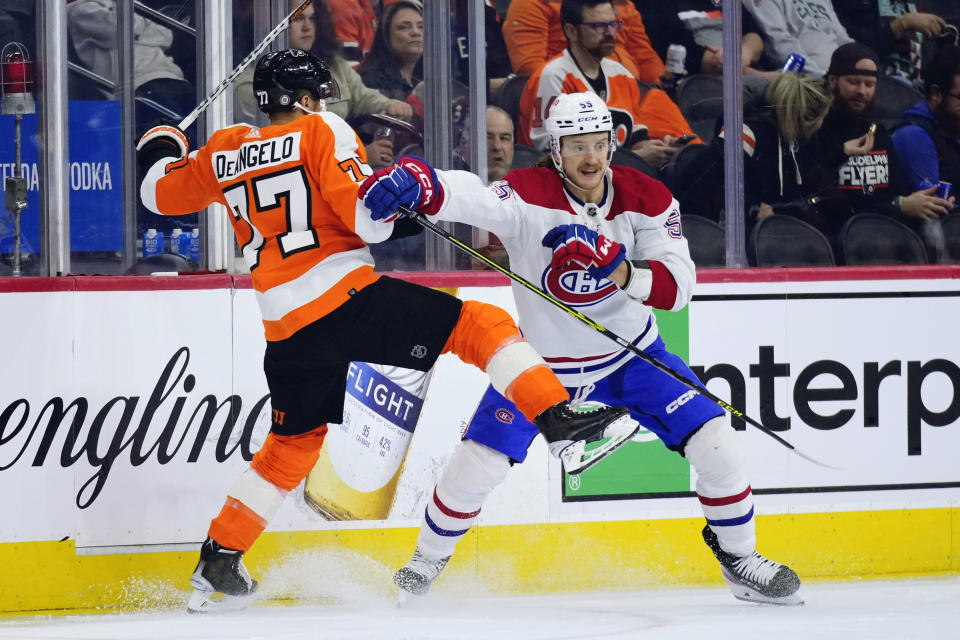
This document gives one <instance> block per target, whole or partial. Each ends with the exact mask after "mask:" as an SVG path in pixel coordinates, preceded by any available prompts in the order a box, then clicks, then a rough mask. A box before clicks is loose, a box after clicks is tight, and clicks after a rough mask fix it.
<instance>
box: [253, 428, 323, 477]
mask: <svg viewBox="0 0 960 640" xmlns="http://www.w3.org/2000/svg"><path fill="white" fill-rule="evenodd" d="M326 435H327V425H322V426H320V427H317V428H316V429H314V430H313V431H308V432H307V433H303V434H300V435H296V436H278V435H277V434H275V433H270V434H268V435H267V439H266V441H265V442H264V443H263V446H262V447H260V450H259V451H257V452H256V453H255V454H253V460H252V461H251V462H250V466H251V467H253V468H254V469H256V470H257V473H259V474H260V475H261V476H263V477H264V478H266V479H267V480H268V481H270V482H272V483H273V484H275V485H277V486H278V487H280V488H281V489H285V490H286V491H290V490H291V489H293V488H294V487H296V486H297V485H298V484H300V481H301V480H303V479H304V478H305V477H306V476H307V474H308V473H310V470H311V469H313V467H314V465H316V464H317V459H318V458H319V457H320V447H321V446H323V439H324V438H325V437H326Z"/></svg>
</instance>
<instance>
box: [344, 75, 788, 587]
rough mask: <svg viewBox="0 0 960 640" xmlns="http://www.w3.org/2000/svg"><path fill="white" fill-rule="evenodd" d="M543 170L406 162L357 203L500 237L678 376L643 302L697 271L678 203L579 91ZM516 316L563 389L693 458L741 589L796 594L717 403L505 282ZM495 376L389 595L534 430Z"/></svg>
mask: <svg viewBox="0 0 960 640" xmlns="http://www.w3.org/2000/svg"><path fill="white" fill-rule="evenodd" d="M546 128H547V131H548V134H549V137H550V156H551V160H552V166H546V167H543V166H541V167H534V168H530V169H520V170H516V171H512V172H511V173H509V174H507V176H506V177H505V179H504V180H502V181H499V182H495V183H493V184H492V185H490V186H489V187H485V186H484V185H483V184H482V183H481V182H480V180H479V178H478V177H477V176H475V175H473V174H471V173H467V172H463V171H435V170H434V169H433V168H432V167H431V166H430V165H429V164H427V163H426V162H425V161H423V160H421V159H419V158H410V157H408V158H401V159H400V161H399V163H398V166H396V167H393V168H385V169H381V170H380V171H379V172H377V173H375V174H374V175H373V176H371V177H369V178H367V183H366V184H365V187H366V188H365V189H361V193H365V197H364V204H365V205H366V206H367V208H368V209H370V211H371V215H372V217H373V218H374V219H375V220H382V221H384V222H386V223H390V222H391V221H392V220H394V219H396V217H397V214H396V210H397V207H398V205H404V206H408V207H410V208H412V209H417V210H419V211H420V212H422V213H424V214H427V215H430V216H432V217H434V218H436V219H439V220H449V221H455V222H463V223H467V224H472V225H475V226H478V227H481V228H484V229H487V230H489V231H491V232H493V233H495V234H496V235H497V237H499V238H500V239H501V240H502V241H503V246H504V247H505V248H506V250H507V253H508V255H509V258H510V266H511V268H512V269H513V270H514V271H515V272H516V273H517V274H518V275H520V276H521V277H523V278H525V279H527V280H529V281H532V282H539V283H540V284H541V286H542V288H543V289H544V290H546V291H547V292H548V293H550V294H551V295H553V296H555V297H556V298H558V299H559V300H561V301H562V302H564V303H566V304H567V305H569V306H571V307H575V308H577V309H579V310H582V311H584V312H585V313H586V314H587V315H588V316H589V317H590V318H592V319H593V320H595V321H596V322H598V323H599V324H601V325H602V326H604V327H607V328H608V329H610V330H611V331H612V332H614V333H616V334H617V335H620V336H623V337H624V338H626V339H628V340H631V341H632V342H633V344H635V345H637V346H638V347H639V348H641V349H643V350H645V351H646V352H647V353H648V354H650V355H651V356H653V357H655V358H657V359H658V360H660V361H661V362H664V363H665V364H667V365H669V366H670V367H672V368H673V369H674V370H676V371H678V372H680V373H682V374H683V375H685V376H686V377H687V378H689V379H691V380H696V379H697V378H696V376H695V375H694V374H693V372H692V371H691V370H690V369H689V368H688V367H687V365H686V364H685V363H684V362H683V360H681V359H680V358H679V357H678V356H676V355H674V354H672V353H670V352H669V351H667V349H666V347H665V345H664V342H663V340H662V339H661V338H660V336H659V334H658V331H657V326H656V320H655V317H654V315H653V313H652V312H651V307H656V308H660V309H667V310H674V311H675V310H679V309H681V308H683V307H684V306H685V305H686V304H687V303H688V302H689V300H690V297H691V295H692V290H693V285H694V283H695V278H696V272H695V269H694V265H693V262H692V260H691V259H690V253H689V250H688V247H687V241H686V239H685V238H684V237H683V234H682V232H681V221H680V212H679V208H678V205H677V201H676V200H675V199H674V198H673V196H672V195H671V194H670V192H669V191H668V190H667V188H666V187H665V186H664V185H663V184H662V183H661V182H659V181H657V180H654V179H652V178H650V177H648V176H646V175H644V174H643V173H640V172H639V171H636V170H634V169H630V168H626V167H618V166H614V167H611V166H610V159H611V157H612V154H613V148H614V144H615V142H614V139H613V135H612V129H613V125H612V121H611V117H610V112H609V111H608V110H607V108H606V106H605V105H604V103H603V101H602V100H601V99H599V98H598V97H597V96H596V95H595V94H592V93H577V94H565V95H560V96H558V97H557V99H556V100H555V101H554V102H553V105H552V107H551V109H550V115H549V117H548V118H547V120H546ZM513 292H514V297H515V299H516V303H517V311H518V314H519V319H520V322H519V325H520V327H521V328H522V330H523V334H524V336H525V337H526V338H527V339H528V340H529V341H530V343H531V344H532V345H533V346H534V347H535V348H536V350H537V351H538V352H540V353H541V354H542V355H543V357H544V360H546V362H547V363H548V364H549V365H550V366H551V368H552V369H553V371H554V372H555V373H556V374H557V376H558V377H559V378H560V381H561V382H562V383H563V384H564V385H565V386H566V387H568V388H569V389H570V390H571V393H574V392H576V395H575V396H574V397H577V398H580V399H584V400H587V401H596V402H600V403H604V404H623V405H626V406H628V407H630V408H631V413H632V415H633V417H634V418H635V419H636V420H637V421H638V422H640V424H641V425H642V426H644V427H645V428H647V429H649V430H650V431H652V432H654V433H655V434H656V435H657V436H658V437H659V438H660V439H661V440H663V442H664V444H666V445H667V447H669V448H670V449H672V450H674V451H676V452H677V453H679V454H680V455H682V456H685V457H686V458H687V460H689V462H690V464H691V465H693V467H694V468H695V469H696V472H697V483H696V492H697V496H698V498H699V500H700V504H701V507H702V509H703V513H704V516H705V517H706V521H707V524H706V526H705V527H704V529H703V538H704V541H705V542H706V543H707V545H708V546H709V547H710V549H711V550H712V551H713V553H714V555H715V556H716V558H717V560H718V561H719V562H720V566H721V573H722V576H723V578H724V579H725V580H726V581H727V583H729V584H730V586H731V590H732V591H733V594H734V595H735V596H736V597H737V598H740V599H742V600H750V601H760V602H770V603H777V604H799V603H802V600H801V599H800V597H799V595H798V594H797V591H798V589H799V588H800V579H799V578H798V577H797V574H796V573H795V572H794V571H793V570H792V569H790V568H789V567H787V566H785V565H783V564H780V563H777V562H774V561H772V560H769V559H767V558H765V557H764V556H762V555H760V554H759V553H758V552H757V551H756V536H755V526H754V512H753V501H752V498H751V492H750V484H749V482H748V481H747V477H746V475H745V472H744V465H743V461H742V459H741V454H740V445H739V442H738V439H737V435H736V432H735V431H734V430H733V428H732V427H731V426H730V422H729V417H728V415H727V414H726V413H725V412H723V411H722V410H721V409H720V408H719V407H718V406H717V405H716V404H714V403H713V402H711V401H710V400H708V399H706V398H704V397H703V396H701V395H699V394H696V393H693V392H691V391H690V390H689V389H688V388H687V387H686V386H684V385H683V384H681V383H680V382H678V381H676V380H674V379H673V378H672V377H670V376H668V375H667V374H665V373H663V372H661V371H660V370H658V369H656V368H655V367H653V366H652V365H650V364H648V363H646V362H645V361H643V360H641V359H639V358H635V357H632V356H631V355H630V353H629V352H628V351H627V350H625V349H622V348H617V347H616V345H615V344H614V343H612V342H611V341H610V340H609V339H608V338H606V337H604V336H603V335H602V334H600V333H599V332H596V331H594V330H592V329H590V328H589V327H587V326H585V325H583V324H582V323H580V322H579V321H577V320H576V319H574V318H573V317H570V316H568V315H567V314H562V313H558V312H557V310H556V309H554V308H552V305H550V304H549V303H548V302H546V301H544V300H543V299H542V298H541V297H540V296H538V295H536V294H534V293H532V292H530V291H528V290H527V289H526V288H524V287H522V286H520V285H518V284H516V283H515V284H514V285H513ZM524 422H525V420H524V418H523V416H522V415H520V413H519V412H518V411H517V410H516V409H515V408H514V407H513V406H512V405H511V403H510V402H509V401H507V400H506V399H505V398H504V397H503V396H502V395H500V394H499V393H497V392H496V390H494V389H493V388H488V389H487V391H486V393H485V394H484V396H483V398H482V399H481V401H480V404H479V406H478V407H477V410H476V413H475V414H474V416H473V418H472V420H471V422H470V425H469V427H468V428H467V431H466V433H465V435H464V439H463V441H462V442H460V443H459V444H458V445H457V448H456V449H455V451H454V453H453V455H452V456H451V458H450V462H449V464H448V465H447V467H446V469H445V470H444V472H443V474H442V476H441V478H440V481H439V483H438V484H437V486H436V488H435V490H434V492H433V495H432V497H431V499H430V500H429V501H428V504H427V508H426V510H425V512H424V517H423V521H422V525H421V529H420V534H419V537H418V540H417V549H416V551H415V553H414V554H413V558H412V559H411V560H410V561H409V562H408V563H407V564H406V565H405V566H404V567H403V568H401V569H400V570H399V571H397V573H396V574H395V576H394V582H395V583H396V584H397V586H398V587H399V589H400V594H401V598H402V599H403V598H405V597H410V596H411V595H422V594H425V593H426V592H427V591H428V589H429V588H430V585H431V584H432V583H433V582H434V580H436V578H437V577H438V576H439V574H440V572H441V571H443V568H444V567H445V566H446V563H447V561H448V560H449V559H450V556H451V555H452V554H453V551H454V547H455V545H456V543H457V541H458V540H460V538H462V537H463V535H464V534H465V533H466V532H467V531H468V530H469V529H470V527H471V526H473V525H474V524H475V523H476V521H477V516H478V515H479V513H480V509H481V506H482V505H483V502H484V500H485V499H486V497H487V496H488V495H489V494H490V492H491V491H492V490H493V489H494V488H495V487H496V486H497V485H499V484H500V483H501V482H503V480H504V478H505V477H506V474H507V472H508V471H509V470H510V466H511V465H512V464H515V463H518V462H522V461H523V460H524V458H525V457H526V454H527V448H528V447H529V446H530V443H531V442H532V440H533V438H534V437H535V436H536V434H537V429H536V427H535V426H534V425H532V424H527V425H526V429H518V428H517V427H518V426H519V425H520V424H521V423H524Z"/></svg>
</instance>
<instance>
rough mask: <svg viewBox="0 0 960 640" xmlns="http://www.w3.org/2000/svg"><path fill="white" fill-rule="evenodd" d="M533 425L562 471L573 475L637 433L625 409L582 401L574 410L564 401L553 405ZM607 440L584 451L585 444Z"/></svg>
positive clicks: (611, 451)
mask: <svg viewBox="0 0 960 640" xmlns="http://www.w3.org/2000/svg"><path fill="white" fill-rule="evenodd" d="M534 422H535V423H536V425H537V428H538V429H540V433H542V434H543V437H544V438H545V439H546V441H547V445H548V446H549V447H550V454H551V455H553V456H554V457H558V458H560V462H561V463H562V464H563V470H564V471H566V472H567V473H569V474H571V475H574V474H578V473H580V472H582V471H584V470H586V469H589V468H590V467H592V466H593V465H595V464H596V463H598V462H600V461H601V460H602V459H604V458H605V457H607V456H608V455H610V454H611V453H613V452H614V451H616V450H617V449H618V448H620V446H621V445H623V443H624V442H626V441H627V440H629V439H631V438H632V437H633V436H634V434H636V433H637V431H639V430H640V424H639V423H638V422H637V421H636V420H634V419H633V418H631V417H630V411H629V410H628V409H627V408H626V407H609V406H607V405H605V404H601V403H599V402H584V403H581V404H579V405H578V406H577V407H576V408H573V407H572V406H570V405H569V404H568V403H566V402H560V403H558V404H555V405H553V406H552V407H550V408H549V409H547V410H546V411H544V412H543V413H541V414H540V415H539V416H537V417H536V419H535V420H534ZM604 438H607V441H606V442H603V443H600V444H599V445H597V446H595V447H593V448H591V449H589V450H587V448H586V445H587V444H589V443H591V442H596V441H598V440H602V439H604Z"/></svg>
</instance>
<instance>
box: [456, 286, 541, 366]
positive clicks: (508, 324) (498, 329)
mask: <svg viewBox="0 0 960 640" xmlns="http://www.w3.org/2000/svg"><path fill="white" fill-rule="evenodd" d="M522 341H523V337H522V336H521V335H520V330H519V329H518V328H517V325H516V323H515V322H514V321H513V318H511V317H510V314H509V313H507V312H506V311H504V310H503V309H501V308H500V307H497V306H494V305H492V304H486V303H484V302H477V301H476V300H466V301H464V303H463V308H462V309H461V311H460V318H459V320H457V324H456V326H455V327H454V328H453V333H452V334H451V335H450V339H449V340H447V344H446V347H445V348H444V351H452V352H453V353H455V354H457V355H458V356H459V357H460V359H461V360H463V361H464V362H466V363H468V364H472V365H475V366H477V367H480V368H481V369H486V367H487V364H488V363H489V362H490V359H491V358H492V357H493V356H494V354H496V353H497V352H498V351H500V350H502V349H503V348H505V347H506V346H508V345H510V344H513V343H515V342H522Z"/></svg>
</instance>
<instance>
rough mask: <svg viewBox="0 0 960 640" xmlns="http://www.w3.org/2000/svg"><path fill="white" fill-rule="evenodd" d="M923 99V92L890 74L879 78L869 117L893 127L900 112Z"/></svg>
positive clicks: (885, 125)
mask: <svg viewBox="0 0 960 640" xmlns="http://www.w3.org/2000/svg"><path fill="white" fill-rule="evenodd" d="M921 100H923V94H922V93H920V92H919V91H917V90H916V89H914V88H913V87H911V86H909V85H907V84H906V83H904V82H901V81H899V80H895V79H894V78H891V77H889V76H884V75H881V76H880V77H879V78H877V94H876V96H875V97H874V99H873V104H871V105H870V112H869V115H868V117H869V118H870V119H872V120H875V121H877V122H879V123H880V124H882V125H883V126H884V127H886V128H887V129H889V128H891V127H892V126H893V125H895V124H896V123H897V121H898V120H899V119H900V114H902V113H903V112H904V111H906V110H907V109H909V108H910V107H912V106H913V105H915V104H917V103H918V102H920V101H921Z"/></svg>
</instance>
